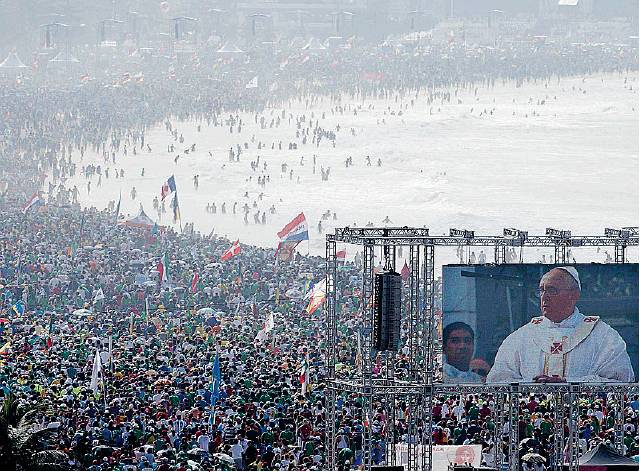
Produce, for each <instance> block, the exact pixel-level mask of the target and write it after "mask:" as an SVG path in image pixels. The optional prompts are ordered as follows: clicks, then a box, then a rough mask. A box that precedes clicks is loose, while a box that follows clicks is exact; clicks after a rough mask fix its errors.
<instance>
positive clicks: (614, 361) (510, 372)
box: [443, 264, 638, 383]
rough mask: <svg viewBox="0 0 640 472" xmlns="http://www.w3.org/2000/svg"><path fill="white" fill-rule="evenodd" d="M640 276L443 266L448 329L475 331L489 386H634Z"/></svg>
mask: <svg viewBox="0 0 640 472" xmlns="http://www.w3.org/2000/svg"><path fill="white" fill-rule="evenodd" d="M637 277H638V265H637V264H606V265H602V264H575V265H572V266H551V265H541V264H513V265H510V264H508V265H504V266H481V265H474V266H445V267H444V268H443V286H444V288H443V311H444V322H443V326H444V330H445V331H446V330H447V326H449V325H451V324H454V323H457V325H454V326H459V323H464V324H466V325H468V326H469V329H470V331H471V332H473V333H475V339H474V341H475V351H474V358H473V359H471V360H470V361H469V363H470V364H471V365H474V364H476V365H477V364H478V363H481V362H485V363H486V364H487V365H488V366H490V368H489V371H488V373H487V374H486V382H487V383H513V382H516V383H530V382H536V383H561V382H585V383H602V382H634V380H635V379H637V369H638V283H637V280H638V279H637ZM449 331H450V330H449ZM459 352H462V351H459ZM446 367H447V366H445V370H446ZM449 370H451V369H449ZM444 373H445V374H446V372H444ZM443 377H444V379H445V382H448V383H466V382H464V380H467V379H465V376H462V375H461V376H459V377H460V379H455V378H452V377H453V376H447V375H444V376H443ZM483 377H484V376H483ZM461 380H463V381H461ZM467 381H468V380H467Z"/></svg>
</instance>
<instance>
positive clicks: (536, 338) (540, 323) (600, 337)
mask: <svg viewBox="0 0 640 472" xmlns="http://www.w3.org/2000/svg"><path fill="white" fill-rule="evenodd" d="M581 289H582V287H581V285H580V277H579V275H578V271H577V270H576V269H575V268H574V267H557V268H555V269H552V270H550V271H549V272H547V273H546V274H544V275H543V276H542V278H541V279H540V289H539V290H538V292H539V296H540V309H541V311H542V316H538V317H536V318H533V319H532V320H531V321H530V322H529V323H527V324H526V325H524V326H523V327H521V328H520V329H518V330H517V331H514V332H513V333H511V334H510V335H509V336H508V337H507V338H506V339H505V340H504V341H503V342H502V345H501V346H500V349H498V353H497V354H496V359H495V362H494V364H493V367H492V368H491V371H490V372H489V374H488V375H487V383H511V382H538V383H557V382H633V380H634V373H633V368H632V367H631V361H630V359H629V355H628V354H627V346H626V344H625V342H624V340H623V339H622V338H621V337H620V335H619V334H618V333H617V332H616V330H614V329H613V328H611V327H610V326H609V325H607V324H606V323H605V322H604V321H601V320H600V318H599V317H598V316H591V315H589V316H585V315H583V314H582V313H580V311H579V310H578V309H577V308H576V303H577V302H578V300H579V298H580V291H581Z"/></svg>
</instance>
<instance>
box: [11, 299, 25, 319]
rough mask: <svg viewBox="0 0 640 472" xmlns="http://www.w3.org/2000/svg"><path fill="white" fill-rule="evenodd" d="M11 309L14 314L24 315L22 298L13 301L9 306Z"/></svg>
mask: <svg viewBox="0 0 640 472" xmlns="http://www.w3.org/2000/svg"><path fill="white" fill-rule="evenodd" d="M11 309H12V310H13V311H14V313H15V314H16V315H18V316H24V303H23V302H22V300H18V301H17V302H15V303H14V304H13V305H12V306H11Z"/></svg>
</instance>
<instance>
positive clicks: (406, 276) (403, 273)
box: [400, 261, 409, 282]
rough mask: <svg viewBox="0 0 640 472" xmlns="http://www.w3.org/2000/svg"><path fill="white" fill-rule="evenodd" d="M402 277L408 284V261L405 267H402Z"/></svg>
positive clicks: (405, 262)
mask: <svg viewBox="0 0 640 472" xmlns="http://www.w3.org/2000/svg"><path fill="white" fill-rule="evenodd" d="M400 275H401V276H402V280H403V282H406V281H407V279H408V278H409V266H408V265H407V261H404V266H402V270H401V271H400Z"/></svg>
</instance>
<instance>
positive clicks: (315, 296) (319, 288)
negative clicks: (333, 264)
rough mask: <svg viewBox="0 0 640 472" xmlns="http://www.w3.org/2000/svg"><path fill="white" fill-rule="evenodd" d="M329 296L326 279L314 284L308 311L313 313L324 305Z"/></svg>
mask: <svg viewBox="0 0 640 472" xmlns="http://www.w3.org/2000/svg"><path fill="white" fill-rule="evenodd" d="M326 296H327V281H326V279H325V280H323V281H322V282H319V283H317V284H315V285H314V286H313V289H312V291H311V296H310V297H309V305H307V308H306V312H307V313H308V314H310V315H311V314H312V313H313V312H314V311H316V310H317V309H318V308H320V307H321V306H322V304H323V303H324V300H325V298H326Z"/></svg>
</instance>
